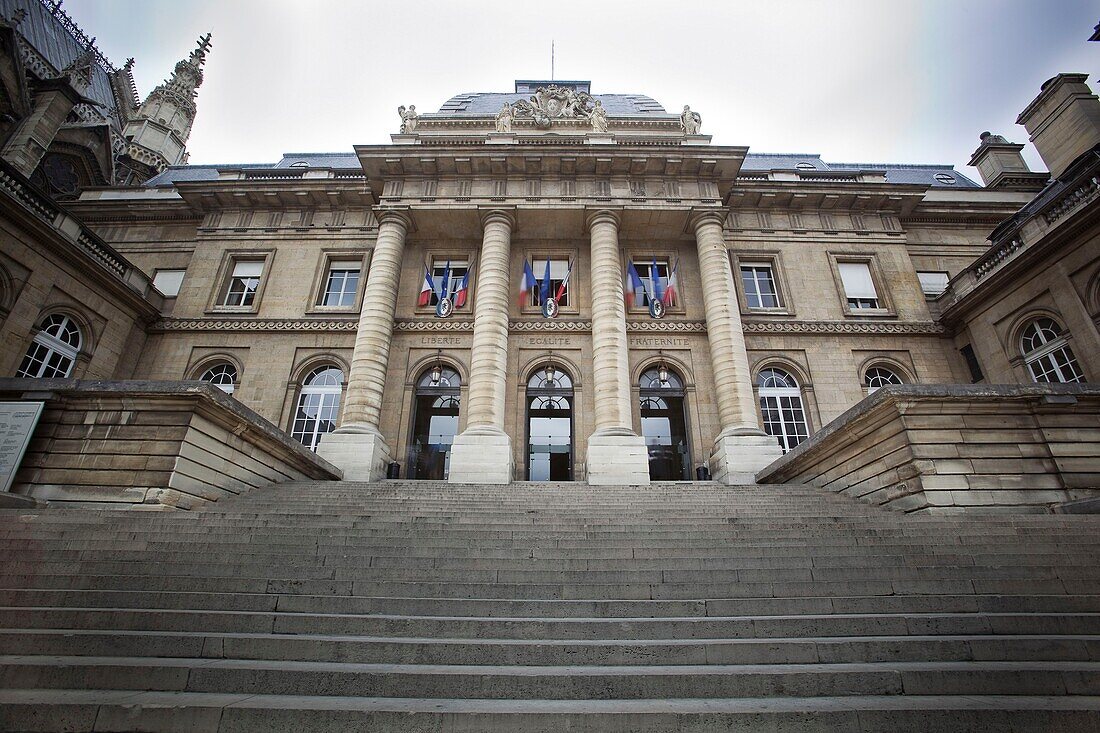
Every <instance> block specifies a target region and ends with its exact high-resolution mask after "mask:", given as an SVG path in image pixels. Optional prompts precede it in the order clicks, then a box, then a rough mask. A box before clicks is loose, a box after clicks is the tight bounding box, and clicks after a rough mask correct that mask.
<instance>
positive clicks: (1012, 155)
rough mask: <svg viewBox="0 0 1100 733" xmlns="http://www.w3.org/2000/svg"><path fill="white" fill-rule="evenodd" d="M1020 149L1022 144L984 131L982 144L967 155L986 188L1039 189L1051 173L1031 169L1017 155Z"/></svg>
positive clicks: (1021, 157)
mask: <svg viewBox="0 0 1100 733" xmlns="http://www.w3.org/2000/svg"><path fill="white" fill-rule="evenodd" d="M1023 149H1024V146H1023V144H1022V143H1010V142H1009V141H1008V140H1006V139H1005V138H1004V137H1002V136H1001V135H994V134H993V133H991V132H983V133H982V142H981V145H979V146H978V149H977V150H975V151H974V154H973V155H971V156H970V165H972V166H974V167H975V168H977V169H978V175H980V176H981V177H982V183H984V184H985V185H986V187H987V188H999V189H1004V190H1012V191H1038V190H1039V189H1041V188H1042V187H1043V186H1044V185H1046V182H1047V179H1048V178H1050V175H1049V174H1047V173H1034V172H1032V171H1031V169H1029V168H1028V167H1027V163H1026V162H1025V161H1024V156H1023V155H1021V154H1020V151H1021V150H1023Z"/></svg>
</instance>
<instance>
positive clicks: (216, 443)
mask: <svg viewBox="0 0 1100 733" xmlns="http://www.w3.org/2000/svg"><path fill="white" fill-rule="evenodd" d="M0 399H28V400H38V401H44V402H45V403H46V407H45V410H44V411H43V415H42V418H41V420H40V421H39V423H38V426H37V428H36V429H35V432H34V435H33V437H32V440H31V444H30V446H29V447H28V449H27V453H26V456H25V457H24V459H23V463H22V466H21V468H20V470H19V472H18V473H17V474H16V477H15V484H14V487H13V491H14V492H15V493H17V494H22V495H24V496H30V497H33V498H35V499H40V500H46V501H49V502H57V503H66V504H69V503H73V504H79V505H83V506H90V507H104V508H115V509H118V508H133V509H161V510H164V509H197V508H201V507H203V506H205V505H209V504H211V503H212V502H216V501H218V500H219V499H222V498H225V497H227V496H233V495H236V494H241V493H244V492H247V491H251V490H252V489H256V488H260V487H263V486H267V485H270V484H273V483H277V482H281V481H288V480H300V479H336V478H340V477H341V474H340V471H339V469H337V468H336V467H335V466H333V465H332V464H330V463H328V462H327V461H325V460H324V459H322V458H319V457H318V456H316V455H314V454H313V453H312V452H310V451H309V450H307V449H306V448H305V447H304V446H302V445H301V444H300V443H298V442H297V441H295V440H293V439H291V438H290V437H288V436H287V435H286V434H285V433H283V432H282V431H281V430H279V429H278V428H277V427H275V426H274V425H272V424H271V423H269V422H267V421H266V420H264V419H263V418H262V417H260V416H259V415H257V414H256V413H254V412H252V411H251V410H249V409H248V408H246V407H244V406H243V405H241V404H240V403H239V402H237V401H236V400H234V399H232V398H231V397H229V396H228V395H226V394H224V393H223V392H221V391H220V390H218V389H217V388H216V387H212V386H211V385H208V384H202V383H198V382H141V381H85V380H76V379H50V380H35V381H34V382H28V381H27V380H23V379H0Z"/></svg>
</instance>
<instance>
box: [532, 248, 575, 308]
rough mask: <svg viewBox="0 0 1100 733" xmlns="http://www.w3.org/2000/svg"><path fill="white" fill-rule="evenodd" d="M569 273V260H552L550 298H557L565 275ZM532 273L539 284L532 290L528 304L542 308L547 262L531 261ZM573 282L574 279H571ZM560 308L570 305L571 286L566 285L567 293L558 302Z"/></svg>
mask: <svg viewBox="0 0 1100 733" xmlns="http://www.w3.org/2000/svg"><path fill="white" fill-rule="evenodd" d="M568 271H569V261H568V260H550V297H557V294H558V288H559V287H561V281H562V280H564V279H565V273H566V272H568ZM531 272H533V273H534V275H535V280H536V281H537V282H538V284H537V285H536V286H535V287H533V288H531V292H530V293H528V301H527V302H528V303H530V304H531V305H532V306H535V307H539V308H541V307H542V295H541V291H542V280H543V278H544V277H545V276H546V260H545V259H543V260H539V259H535V260H532V261H531ZM570 280H572V278H570ZM558 305H559V306H567V305H569V286H568V285H566V287H565V292H564V293H563V294H562V296H561V299H560V300H558Z"/></svg>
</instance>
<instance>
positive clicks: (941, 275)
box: [917, 272, 948, 296]
mask: <svg viewBox="0 0 1100 733" xmlns="http://www.w3.org/2000/svg"><path fill="white" fill-rule="evenodd" d="M917 279H918V280H920V289H921V290H922V291H924V294H925V295H932V296H936V295H942V294H943V291H945V290H947V280H948V277H947V273H946V272H918V273H917Z"/></svg>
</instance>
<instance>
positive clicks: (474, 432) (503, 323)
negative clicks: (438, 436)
mask: <svg viewBox="0 0 1100 733" xmlns="http://www.w3.org/2000/svg"><path fill="white" fill-rule="evenodd" d="M481 224H482V227H483V230H484V233H483V234H482V238H481V256H480V258H479V259H478V265H477V287H476V289H475V290H474V336H473V343H472V345H471V349H470V379H469V384H470V389H469V393H468V395H467V398H466V401H467V404H465V405H463V406H462V409H463V410H464V411H465V413H466V429H465V430H463V431H462V433H460V434H459V435H457V436H455V440H454V443H453V444H452V446H451V470H450V474H449V479H448V480H449V481H451V483H459V484H475V483H476V484H506V483H509V482H511V480H512V469H513V459H512V442H511V440H509V438H508V435H507V433H505V432H504V394H505V388H506V385H507V380H508V373H507V369H508V292H509V290H508V283H509V280H508V260H509V259H510V255H511V237H512V227H513V226H514V224H515V219H514V217H513V216H512V214H511V212H509V211H507V210H506V209H490V210H487V211H485V212H483V213H482V217H481Z"/></svg>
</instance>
